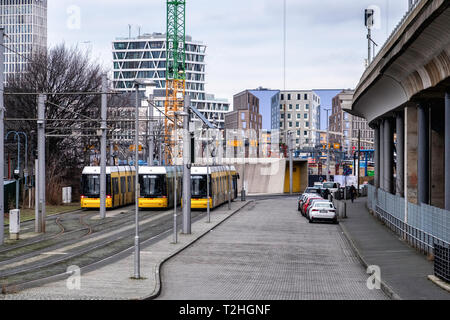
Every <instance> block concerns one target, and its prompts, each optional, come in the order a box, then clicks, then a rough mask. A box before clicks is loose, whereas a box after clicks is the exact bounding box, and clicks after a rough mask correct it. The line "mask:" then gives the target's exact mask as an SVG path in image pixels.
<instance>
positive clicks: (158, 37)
mask: <svg viewBox="0 0 450 320" xmlns="http://www.w3.org/2000/svg"><path fill="white" fill-rule="evenodd" d="M112 53H113V63H114V75H113V79H114V80H113V84H114V89H116V90H117V91H130V90H132V88H133V81H134V80H135V79H143V78H145V79H152V80H153V81H155V82H156V84H157V88H156V90H155V97H156V103H157V104H158V106H159V107H160V110H161V111H164V100H165V95H166V35H165V34H162V33H153V34H143V35H141V36H138V37H134V38H131V37H129V38H117V39H116V40H114V41H113V43H112ZM205 57H206V45H204V44H203V43H202V42H200V41H194V40H192V37H190V36H186V94H189V95H190V97H191V104H192V106H194V107H195V108H197V109H198V110H200V111H201V112H202V113H203V115H204V116H205V117H206V118H207V119H209V120H211V121H212V120H214V119H216V121H217V123H218V124H219V126H220V127H221V128H223V126H224V123H225V113H227V112H229V111H230V110H229V108H230V104H229V103H228V101H226V100H220V99H216V98H215V97H214V96H213V95H209V94H206V90H205V83H206V81H205V75H206V71H205V70H206V63H205Z"/></svg>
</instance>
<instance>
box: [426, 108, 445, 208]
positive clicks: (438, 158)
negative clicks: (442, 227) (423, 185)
mask: <svg viewBox="0 0 450 320" xmlns="http://www.w3.org/2000/svg"><path fill="white" fill-rule="evenodd" d="M442 102H443V101H438V100H434V101H433V102H432V103H433V104H432V106H431V108H430V113H429V118H430V121H429V123H430V166H429V167H430V170H429V172H430V204H431V205H432V206H433V207H437V208H441V209H444V208H445V156H444V155H445V117H443V115H444V114H445V109H444V105H443V104H442Z"/></svg>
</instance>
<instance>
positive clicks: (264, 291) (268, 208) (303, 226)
mask: <svg viewBox="0 0 450 320" xmlns="http://www.w3.org/2000/svg"><path fill="white" fill-rule="evenodd" d="M367 279H368V275H367V274H366V273H365V270H364V269H363V268H362V266H361V264H360V263H359V261H358V260H357V258H356V256H355V255H354V253H353V251H352V249H351V247H350V245H349V244H348V242H347V240H345V237H344V235H343V234H342V232H341V230H340V228H339V226H337V225H333V224H319V223H317V224H309V223H308V221H307V220H306V219H305V218H303V217H302V216H301V215H300V214H299V213H298V212H297V211H296V200H294V199H293V198H290V199H276V200H264V201H258V202H256V203H255V204H253V205H249V206H247V207H246V208H245V209H244V210H243V211H241V212H240V213H238V214H236V215H234V216H233V217H231V218H230V219H229V220H228V221H227V222H226V223H225V224H222V225H221V226H219V227H218V228H216V229H214V230H213V231H212V232H211V233H210V234H208V235H206V236H205V237H204V238H202V239H201V240H200V241H198V242H196V243H195V244H193V245H191V246H190V247H189V248H188V249H186V250H185V251H183V252H182V253H180V254H178V255H177V256H175V257H174V258H172V259H171V260H169V261H168V262H166V264H164V265H163V267H162V291H161V295H160V296H159V299H167V300H169V299H180V300H183V299H199V300H208V299H219V300H226V299H236V300H241V299H251V300H260V299H270V300H290V299H292V300H297V299H298V300H301V299H312V300H322V299H333V300H334V299H337V300H346V299H357V300H359V299H387V297H386V296H385V295H384V293H383V292H382V291H381V290H369V289H368V288H367V286H366V281H367Z"/></svg>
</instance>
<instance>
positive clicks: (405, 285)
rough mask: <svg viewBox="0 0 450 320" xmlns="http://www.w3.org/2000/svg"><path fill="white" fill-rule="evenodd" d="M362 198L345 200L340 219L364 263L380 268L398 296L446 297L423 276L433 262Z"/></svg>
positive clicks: (415, 297) (448, 296)
mask: <svg viewBox="0 0 450 320" xmlns="http://www.w3.org/2000/svg"><path fill="white" fill-rule="evenodd" d="M366 201H367V198H360V199H358V200H356V201H355V203H353V204H352V203H351V201H347V216H348V218H347V219H344V220H343V222H341V226H343V228H344V229H345V230H346V232H347V234H348V235H349V236H350V238H351V239H352V241H353V242H354V244H355V245H356V247H357V248H358V251H359V252H360V254H361V255H362V257H363V259H364V260H365V261H366V263H367V264H369V265H377V266H379V267H380V268H381V278H382V280H383V281H384V282H385V283H386V284H387V285H388V286H389V287H390V288H391V289H392V290H393V291H394V292H395V293H396V294H397V295H398V296H400V298H401V299H406V300H418V299H426V300H438V299H446V300H447V299H450V293H448V292H447V291H445V290H443V289H441V288H439V287H438V286H437V285H435V284H434V283H432V282H431V281H430V280H428V279H427V276H428V275H432V274H433V273H434V272H433V262H431V261H428V260H427V258H426V256H424V255H422V254H420V253H419V252H417V251H416V250H415V249H413V248H412V247H410V246H409V245H407V244H406V243H405V242H404V241H402V240H401V239H399V237H398V236H397V235H396V234H394V233H393V232H391V231H390V230H389V229H388V228H387V227H385V226H384V225H383V224H382V223H381V222H380V221H379V220H377V219H376V218H375V217H374V216H372V215H371V214H370V213H369V212H368V210H367V208H366Z"/></svg>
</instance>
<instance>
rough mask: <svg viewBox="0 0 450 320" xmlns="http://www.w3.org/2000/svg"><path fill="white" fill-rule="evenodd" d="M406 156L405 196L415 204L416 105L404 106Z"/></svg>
mask: <svg viewBox="0 0 450 320" xmlns="http://www.w3.org/2000/svg"><path fill="white" fill-rule="evenodd" d="M405 126H406V137H405V140H406V157H405V167H406V170H405V174H406V185H405V196H406V197H407V199H408V202H411V203H414V204H417V144H418V142H417V141H418V139H417V107H416V105H408V106H407V107H405Z"/></svg>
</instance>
